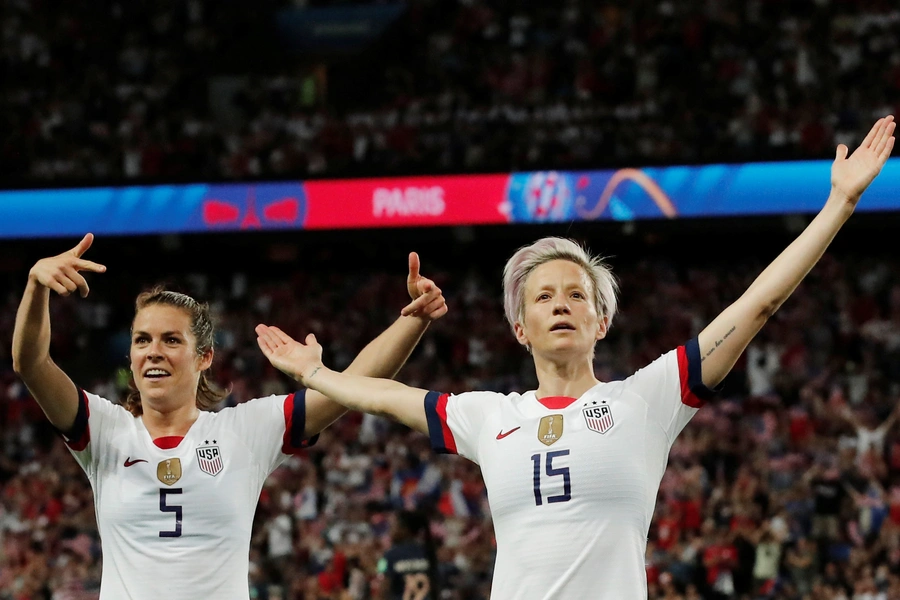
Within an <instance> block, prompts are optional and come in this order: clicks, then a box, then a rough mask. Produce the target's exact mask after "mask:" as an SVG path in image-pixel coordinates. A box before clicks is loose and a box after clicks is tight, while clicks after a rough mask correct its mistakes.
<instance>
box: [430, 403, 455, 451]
mask: <svg viewBox="0 0 900 600" xmlns="http://www.w3.org/2000/svg"><path fill="white" fill-rule="evenodd" d="M449 399H450V394H442V393H440V392H428V393H427V394H426V395H425V419H426V420H427V421H428V437H429V438H430V439H431V448H432V449H433V450H434V451H435V452H437V453H438V454H457V453H458V452H457V450H456V440H455V439H454V438H453V432H452V431H450V426H449V425H447V401H448V400H449Z"/></svg>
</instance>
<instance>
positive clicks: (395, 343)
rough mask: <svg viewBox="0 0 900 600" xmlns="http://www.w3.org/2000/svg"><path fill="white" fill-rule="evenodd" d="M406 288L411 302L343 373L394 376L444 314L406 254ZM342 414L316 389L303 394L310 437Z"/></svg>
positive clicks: (437, 293) (415, 259)
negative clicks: (304, 395)
mask: <svg viewBox="0 0 900 600" xmlns="http://www.w3.org/2000/svg"><path fill="white" fill-rule="evenodd" d="M406 287H407V291H408V292H409V295H410V298H412V302H410V303H409V304H408V305H407V306H405V307H404V308H403V310H402V311H401V313H400V314H401V316H400V318H398V319H397V320H396V321H394V323H393V324H392V325H391V326H390V327H388V328H387V329H386V330H385V331H384V332H383V333H382V334H381V335H379V336H378V337H377V338H375V339H374V340H372V341H371V342H369V344H368V345H367V346H366V347H365V348H363V349H362V351H361V352H360V353H359V355H358V356H357V357H356V358H355V359H354V360H353V362H352V363H350V366H348V367H347V369H346V371H345V373H349V374H353V375H361V376H366V377H379V378H392V377H394V376H395V375H396V374H397V372H398V371H399V370H400V368H401V367H402V366H403V365H404V363H405V362H406V359H407V358H409V355H410V354H411V353H412V351H413V349H414V348H415V347H416V344H418V343H419V340H420V339H421V338H422V334H423V333H425V329H427V327H428V324H429V323H431V321H434V320H436V319H439V318H441V317H442V316H444V315H445V314H447V304H446V302H445V301H444V297H443V294H442V293H441V290H440V288H438V287H437V286H436V285H435V284H434V282H433V281H431V280H430V279H427V278H425V277H422V275H421V274H420V273H419V255H418V254H416V253H415V252H412V253H410V255H409V275H408V276H407V279H406ZM273 329H274V328H273ZM279 331H280V330H279ZM288 339H290V338H289V337H288ZM291 341H292V342H293V341H294V340H291ZM266 356H267V357H268V355H266ZM270 360H271V358H270ZM273 364H274V363H273ZM275 366H276V367H277V366H278V365H275ZM282 370H283V369H282ZM288 375H290V373H288ZM295 379H296V378H295ZM345 412H347V408H346V407H345V406H344V405H342V404H339V403H337V402H334V401H333V400H330V399H329V398H328V397H327V396H326V395H325V394H322V393H321V392H320V391H318V390H316V388H310V389H309V391H308V392H307V393H306V428H305V431H304V435H305V436H306V437H312V436H313V435H315V434H317V433H319V432H320V431H322V430H323V429H325V428H326V427H328V426H329V425H330V424H331V423H333V422H334V421H335V420H336V419H338V418H339V417H340V416H341V415H343V414H344V413H345Z"/></svg>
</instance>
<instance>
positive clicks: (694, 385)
mask: <svg viewBox="0 0 900 600" xmlns="http://www.w3.org/2000/svg"><path fill="white" fill-rule="evenodd" d="M678 375H679V377H680V379H681V401H682V402H683V403H684V404H687V405H688V406H690V407H691V408H700V407H701V406H703V405H704V404H706V403H707V402H708V401H710V400H712V398H713V395H714V394H715V390H711V389H709V388H708V387H706V385H705V384H704V383H703V377H702V372H701V370H700V342H699V341H697V338H693V339H691V340H690V341H689V342H687V343H686V344H685V345H684V346H679V347H678Z"/></svg>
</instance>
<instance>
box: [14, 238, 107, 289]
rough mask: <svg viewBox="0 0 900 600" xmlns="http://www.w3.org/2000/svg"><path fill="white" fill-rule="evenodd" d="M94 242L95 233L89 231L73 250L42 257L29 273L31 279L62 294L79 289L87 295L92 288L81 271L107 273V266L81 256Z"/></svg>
mask: <svg viewBox="0 0 900 600" xmlns="http://www.w3.org/2000/svg"><path fill="white" fill-rule="evenodd" d="M93 242H94V234H93V233H88V234H87V235H85V236H84V237H83V238H81V241H80V242H78V244H77V245H76V246H75V247H74V248H72V249H71V250H67V251H66V252H63V253H62V254H58V255H56V256H51V257H49V258H42V259H41V260H39V261H37V262H36V263H35V264H34V266H33V267H31V271H29V273H28V277H29V279H32V280H33V281H35V282H36V283H38V284H40V285H42V286H44V287H46V288H49V289H51V290H53V291H54V292H56V293H57V294H59V295H60V296H68V295H69V294H71V293H72V292H74V291H75V290H78V291H79V293H80V294H81V297H82V298H85V297H87V295H88V292H90V288H89V287H88V284H87V281H86V280H85V279H84V277H82V276H81V274H80V273H79V271H91V272H93V273H105V272H106V267H105V266H103V265H101V264H98V263H95V262H92V261H89V260H84V259H83V258H81V255H82V254H84V253H85V252H86V251H87V249H88V248H90V247H91V244H92V243H93Z"/></svg>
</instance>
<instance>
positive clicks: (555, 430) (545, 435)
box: [538, 415, 563, 446]
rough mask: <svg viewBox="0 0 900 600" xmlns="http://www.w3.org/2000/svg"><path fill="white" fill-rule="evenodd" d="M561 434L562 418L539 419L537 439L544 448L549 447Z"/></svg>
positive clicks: (557, 416) (558, 416) (551, 416)
mask: <svg viewBox="0 0 900 600" xmlns="http://www.w3.org/2000/svg"><path fill="white" fill-rule="evenodd" d="M562 434H563V416H562V415H548V416H546V417H544V418H542V419H541V424H540V425H538V439H539V440H540V441H541V443H542V444H544V445H545V446H549V445H550V444H552V443H553V442H555V441H556V440H558V439H559V438H561V437H562Z"/></svg>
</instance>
